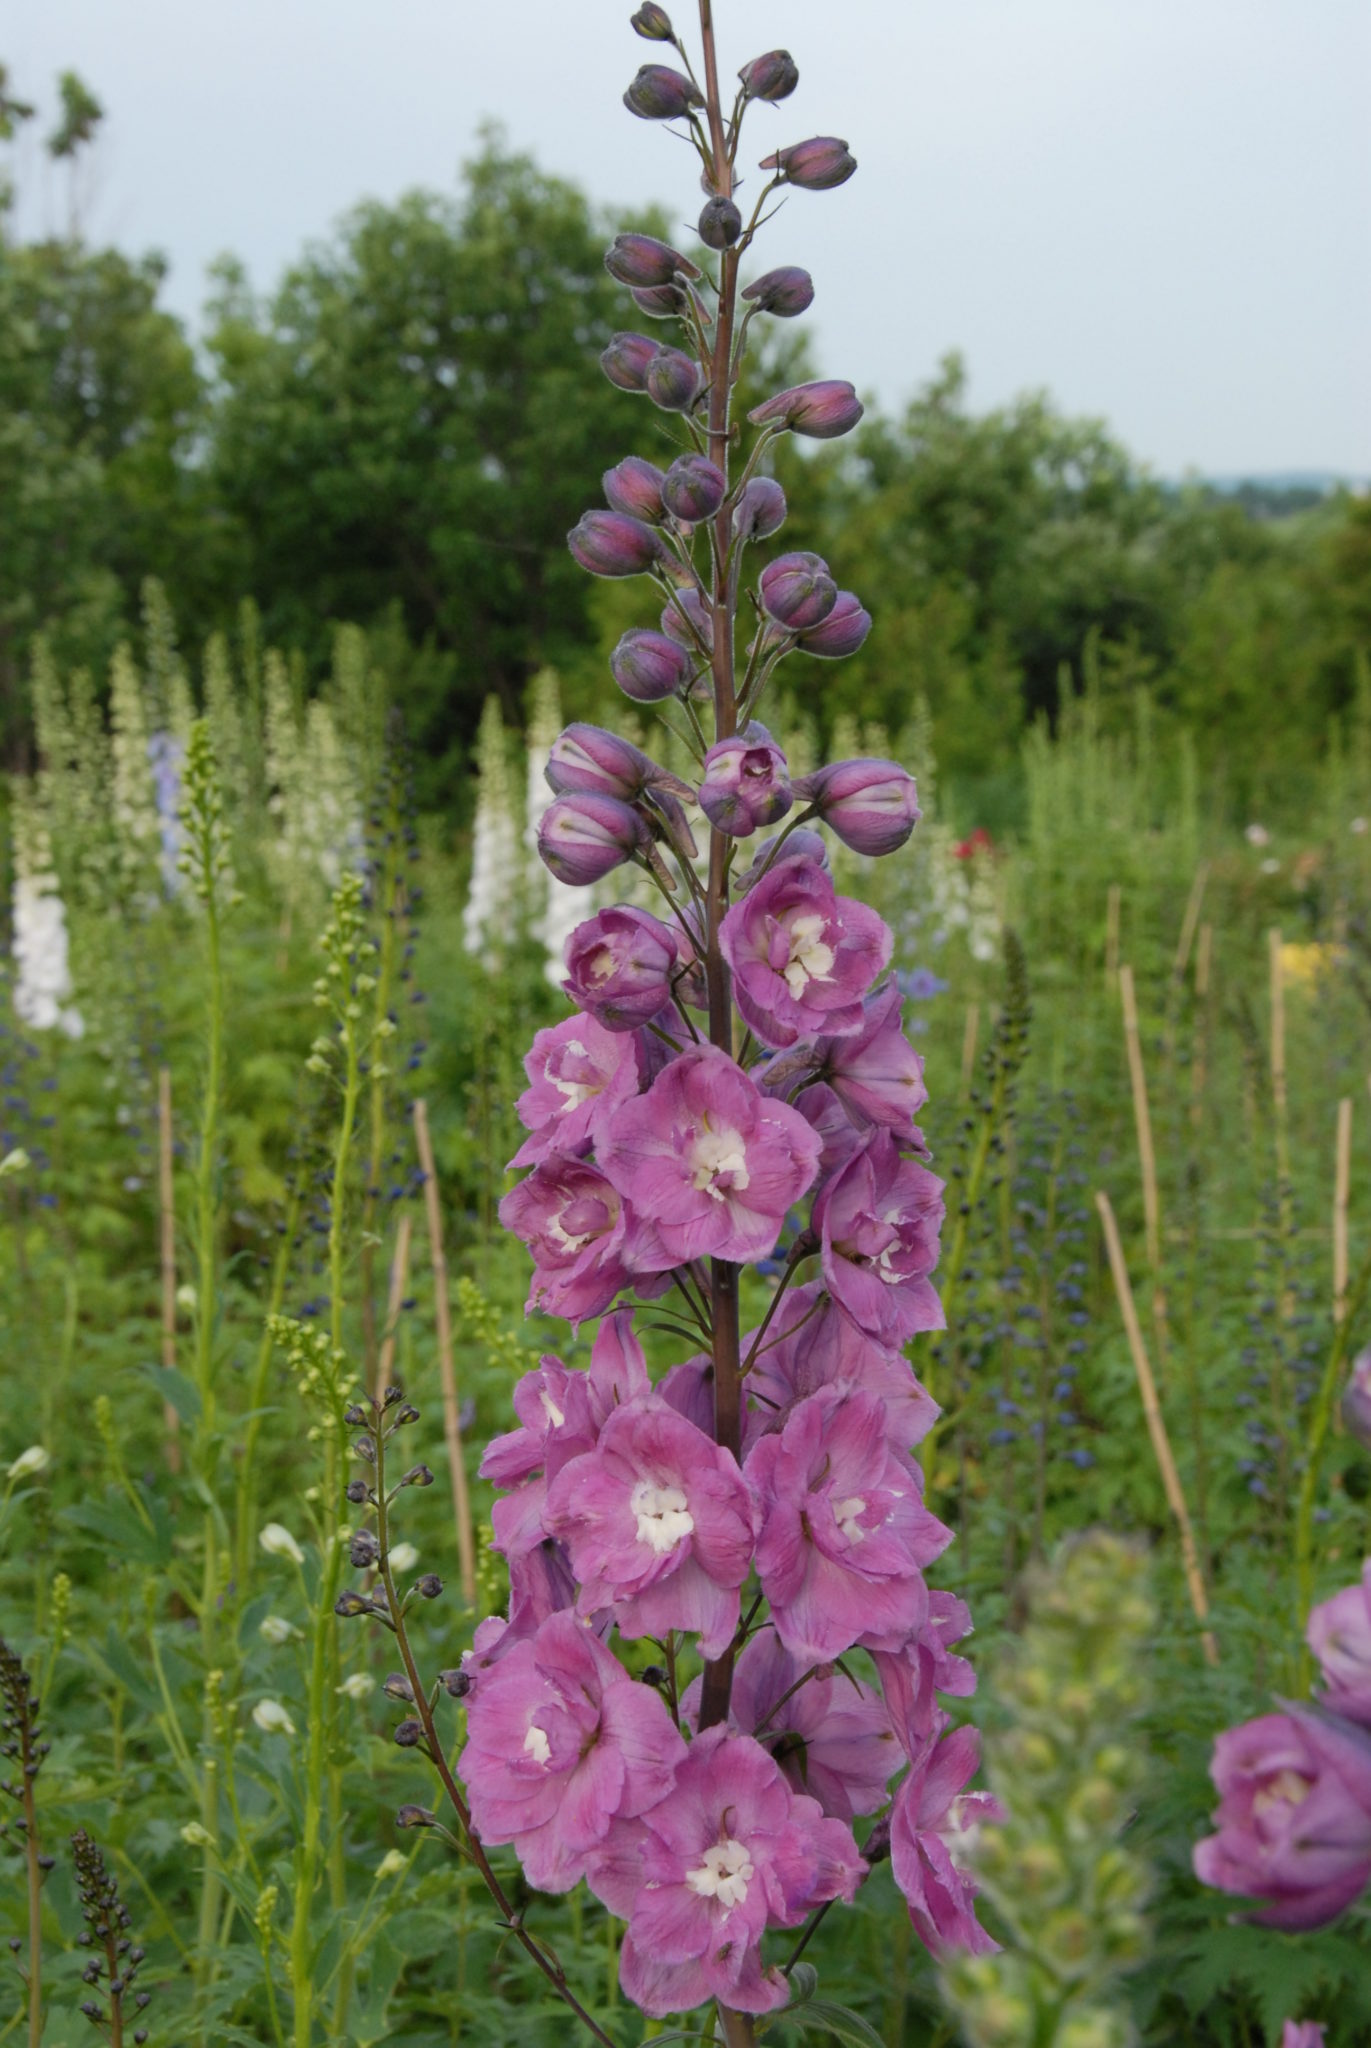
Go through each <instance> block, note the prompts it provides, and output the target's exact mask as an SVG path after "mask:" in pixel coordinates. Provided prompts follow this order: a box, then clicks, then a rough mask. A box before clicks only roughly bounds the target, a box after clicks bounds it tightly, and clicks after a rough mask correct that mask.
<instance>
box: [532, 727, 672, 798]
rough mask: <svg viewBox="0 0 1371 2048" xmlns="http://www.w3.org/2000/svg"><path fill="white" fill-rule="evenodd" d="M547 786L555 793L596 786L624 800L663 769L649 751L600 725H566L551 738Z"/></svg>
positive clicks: (605, 792)
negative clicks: (564, 728) (554, 737)
mask: <svg viewBox="0 0 1371 2048" xmlns="http://www.w3.org/2000/svg"><path fill="white" fill-rule="evenodd" d="M544 773H545V774H546V776H547V782H548V787H549V788H550V789H553V790H555V791H556V793H557V795H558V796H566V795H567V794H568V793H569V792H571V791H574V790H582V789H589V790H598V791H599V792H600V793H601V794H602V795H604V796H617V797H621V798H622V799H623V801H624V802H625V803H629V802H631V801H632V799H633V798H634V797H636V796H638V795H640V794H641V793H642V791H643V790H644V789H646V788H647V786H648V784H649V783H650V782H652V781H654V780H655V779H656V778H657V776H658V775H659V774H661V773H662V771H661V770H660V769H659V768H658V766H657V763H656V762H655V761H654V760H653V759H652V757H651V755H649V754H645V753H644V752H643V750H642V748H641V747H635V746H634V745H633V742H632V741H631V740H624V739H620V737H619V735H618V733H617V732H606V730H605V728H604V727H603V726H602V725H585V724H582V723H579V722H578V723H577V724H575V725H569V726H568V727H567V728H566V731H565V732H559V733H558V735H557V737H556V739H555V740H554V741H553V742H552V747H551V750H550V752H549V754H548V762H547V767H546V769H545V770H544Z"/></svg>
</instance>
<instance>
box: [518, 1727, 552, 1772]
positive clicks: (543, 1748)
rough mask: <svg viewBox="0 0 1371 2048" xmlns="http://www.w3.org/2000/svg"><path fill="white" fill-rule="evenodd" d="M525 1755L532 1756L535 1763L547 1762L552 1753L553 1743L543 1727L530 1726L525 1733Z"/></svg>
mask: <svg viewBox="0 0 1371 2048" xmlns="http://www.w3.org/2000/svg"><path fill="white" fill-rule="evenodd" d="M524 1755H525V1756H531V1757H532V1758H533V1761H534V1763H535V1764H545V1763H546V1762H547V1760H548V1758H549V1757H550V1756H551V1755H552V1745H551V1743H550V1742H549V1741H548V1739H547V1737H546V1735H544V1733H543V1731H542V1729H541V1728H530V1729H529V1731H528V1733H527V1735H525V1737H524Z"/></svg>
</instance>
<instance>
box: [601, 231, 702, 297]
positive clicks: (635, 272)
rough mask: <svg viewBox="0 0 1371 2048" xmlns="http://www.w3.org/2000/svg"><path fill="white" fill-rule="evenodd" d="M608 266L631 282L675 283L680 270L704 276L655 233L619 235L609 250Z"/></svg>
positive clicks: (687, 259) (622, 281) (607, 252)
mask: <svg viewBox="0 0 1371 2048" xmlns="http://www.w3.org/2000/svg"><path fill="white" fill-rule="evenodd" d="M605 269H606V270H607V271H608V272H609V274H610V276H611V277H617V278H618V280H619V283H620V284H627V285H653V284H671V283H673V282H674V280H675V277H676V274H677V272H678V271H679V272H680V274H681V275H682V276H683V277H698V276H699V275H700V272H699V268H698V266H697V265H696V264H694V263H692V262H691V260H690V258H689V257H688V256H683V255H682V254H681V252H680V250H679V249H673V248H672V246H671V244H670V242H659V241H658V239H657V237H656V236H655V235H616V236H615V237H614V240H613V241H612V242H611V244H610V246H609V248H608V249H607V250H606V251H605Z"/></svg>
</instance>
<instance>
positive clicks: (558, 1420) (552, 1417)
mask: <svg viewBox="0 0 1371 2048" xmlns="http://www.w3.org/2000/svg"><path fill="white" fill-rule="evenodd" d="M538 1399H539V1400H540V1401H541V1402H542V1404H543V1413H544V1415H546V1417H547V1419H548V1421H549V1422H550V1423H551V1424H552V1427H553V1428H554V1429H560V1428H561V1426H562V1424H563V1423H564V1422H565V1421H566V1417H565V1415H564V1414H563V1413H562V1411H561V1409H560V1408H559V1407H558V1406H557V1403H556V1402H555V1401H554V1400H553V1398H552V1396H551V1394H549V1392H548V1390H547V1388H546V1387H542V1388H540V1389H539V1393H538Z"/></svg>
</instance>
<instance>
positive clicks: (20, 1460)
mask: <svg viewBox="0 0 1371 2048" xmlns="http://www.w3.org/2000/svg"><path fill="white" fill-rule="evenodd" d="M51 1463H52V1459H51V1457H50V1456H49V1454H48V1453H47V1451H45V1450H44V1448H43V1446H42V1444H30V1445H29V1447H28V1449H27V1450H26V1451H21V1452H20V1453H19V1456H18V1457H17V1458H16V1459H15V1461H14V1463H13V1464H12V1465H11V1466H10V1468H9V1471H8V1473H7V1474H6V1477H7V1478H9V1479H31V1478H32V1477H33V1475H34V1474H35V1473H36V1472H46V1471H47V1469H48V1466H49V1465H50V1464H51Z"/></svg>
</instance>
